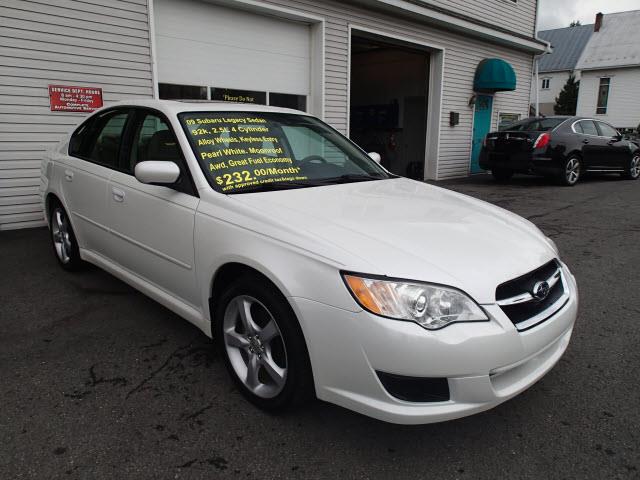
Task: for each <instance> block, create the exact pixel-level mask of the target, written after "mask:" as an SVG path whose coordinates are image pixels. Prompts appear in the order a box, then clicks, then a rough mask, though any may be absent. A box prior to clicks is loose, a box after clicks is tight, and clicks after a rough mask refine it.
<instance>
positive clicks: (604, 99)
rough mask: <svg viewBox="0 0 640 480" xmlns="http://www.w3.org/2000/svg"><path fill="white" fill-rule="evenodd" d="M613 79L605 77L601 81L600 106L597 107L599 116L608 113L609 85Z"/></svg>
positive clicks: (599, 90) (599, 89) (599, 91)
mask: <svg viewBox="0 0 640 480" xmlns="http://www.w3.org/2000/svg"><path fill="white" fill-rule="evenodd" d="M610 84H611V79H610V78H607V77H603V78H601V79H600V87H599V88H598V106H597V107H596V113H597V114H598V115H604V114H606V113H607V103H609V85H610Z"/></svg>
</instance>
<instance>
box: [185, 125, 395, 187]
mask: <svg viewBox="0 0 640 480" xmlns="http://www.w3.org/2000/svg"><path fill="white" fill-rule="evenodd" d="M179 118H180V121H181V123H182V126H183V128H184V131H185V132H186V134H187V137H188V138H189V141H190V143H191V147H192V148H193V151H194V153H195V155H196V157H197V158H198V161H199V162H200V165H201V167H202V169H203V171H204V172H205V176H206V177H207V179H208V181H209V183H210V184H211V186H212V187H213V188H214V189H215V190H216V191H218V192H222V193H226V194H236V193H250V192H258V191H271V190H284V189H290V188H305V187H314V186H319V185H331V184H337V183H351V182H362V181H374V180H383V179H388V178H392V177H393V176H392V175H391V174H389V173H387V172H386V171H385V170H384V169H383V168H382V167H381V166H380V165H378V164H377V163H376V162H375V161H373V160H372V159H371V158H369V156H368V155H367V154H366V153H364V152H363V151H361V150H360V149H359V148H358V147H356V146H355V145H354V144H353V143H351V142H350V141H349V140H347V139H346V138H345V137H344V136H342V135H341V134H339V133H338V132H337V131H335V130H334V129H332V128H331V127H329V126H328V125H326V124H325V123H323V122H321V121H320V120H317V119H315V118H313V117H309V116H306V115H296V114H287V113H267V112H188V113H182V114H180V115H179Z"/></svg>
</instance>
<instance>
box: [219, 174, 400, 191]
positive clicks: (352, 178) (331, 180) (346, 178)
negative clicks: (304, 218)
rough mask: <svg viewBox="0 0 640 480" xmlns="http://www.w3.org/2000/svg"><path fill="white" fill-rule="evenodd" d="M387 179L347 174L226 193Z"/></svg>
mask: <svg viewBox="0 0 640 480" xmlns="http://www.w3.org/2000/svg"><path fill="white" fill-rule="evenodd" d="M385 178H392V177H377V176H371V175H366V174H361V173H347V174H345V175H339V176H337V177H328V178H310V179H309V180H304V181H291V182H287V181H284V182H268V183H261V184H259V185H253V186H251V187H247V188H242V189H238V190H232V191H229V192H224V193H226V194H228V195H235V194H238V193H256V192H273V191H277V190H290V189H293V188H307V187H319V186H322V185H337V184H340V183H353V182H368V181H371V180H384V179H385Z"/></svg>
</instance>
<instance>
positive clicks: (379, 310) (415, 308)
mask: <svg viewBox="0 0 640 480" xmlns="http://www.w3.org/2000/svg"><path fill="white" fill-rule="evenodd" d="M343 278H344V280H345V283H346V284H347V287H349V290H350V291H351V293H352V295H353V297H354V298H355V299H356V301H357V302H358V303H359V304H360V306H361V307H362V308H364V309H365V310H368V311H369V312H371V313H375V314H376V315H380V316H383V317H388V318H393V319H397V320H409V321H413V322H416V323H417V324H418V325H420V326H421V327H424V328H426V329H427V330H438V329H440V328H443V327H446V326H447V325H450V324H452V323H455V322H481V321H485V320H489V318H488V317H487V315H486V314H485V313H484V311H483V310H482V309H481V308H480V307H479V306H478V305H477V304H476V303H475V302H474V301H473V300H471V299H470V298H469V297H468V296H467V295H465V294H464V293H462V292H461V291H459V290H456V289H454V288H451V287H445V286H442V285H431V284H428V283H417V282H410V281H403V280H384V279H377V278H367V277H363V276H360V275H357V274H352V273H345V274H343Z"/></svg>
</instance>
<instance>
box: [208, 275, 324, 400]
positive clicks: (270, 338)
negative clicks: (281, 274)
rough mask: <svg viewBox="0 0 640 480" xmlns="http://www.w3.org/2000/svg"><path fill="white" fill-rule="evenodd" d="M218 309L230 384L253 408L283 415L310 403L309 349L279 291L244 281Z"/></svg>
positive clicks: (252, 279)
mask: <svg viewBox="0 0 640 480" xmlns="http://www.w3.org/2000/svg"><path fill="white" fill-rule="evenodd" d="M215 303H216V305H217V307H215V315H214V321H215V336H216V341H217V345H218V347H219V348H220V351H221V352H222V354H223V357H224V360H225V365H226V367H227V370H228V371H229V374H230V375H231V378H232V379H233V381H234V383H235V384H236V385H237V387H238V389H239V390H240V392H241V393H242V394H243V395H244V396H245V397H246V398H247V399H248V400H249V401H250V402H251V403H253V404H254V405H257V406H258V407H260V408H262V409H265V410H271V411H279V410H285V409H287V408H288V407H292V406H296V405H299V404H302V403H304V402H305V401H306V400H308V399H310V398H312V396H313V377H312V374H311V367H310V362H309V354H308V352H307V347H306V343H305V341H304V337H303V335H302V331H301V329H300V325H299V324H298V321H297V319H296V317H295V314H294V312H293V310H292V309H291V306H290V305H289V303H288V302H287V300H286V299H285V298H284V296H283V295H282V294H281V293H280V291H279V290H278V289H277V288H275V286H273V285H272V284H271V283H269V282H267V281H266V280H264V279H262V278H260V277H259V276H257V275H244V276H242V277H240V278H238V279H237V280H236V281H234V282H233V283H231V284H230V285H229V286H228V287H227V288H226V289H225V290H224V291H223V292H222V294H221V295H220V296H219V298H218V300H217V301H216V302H215Z"/></svg>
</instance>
